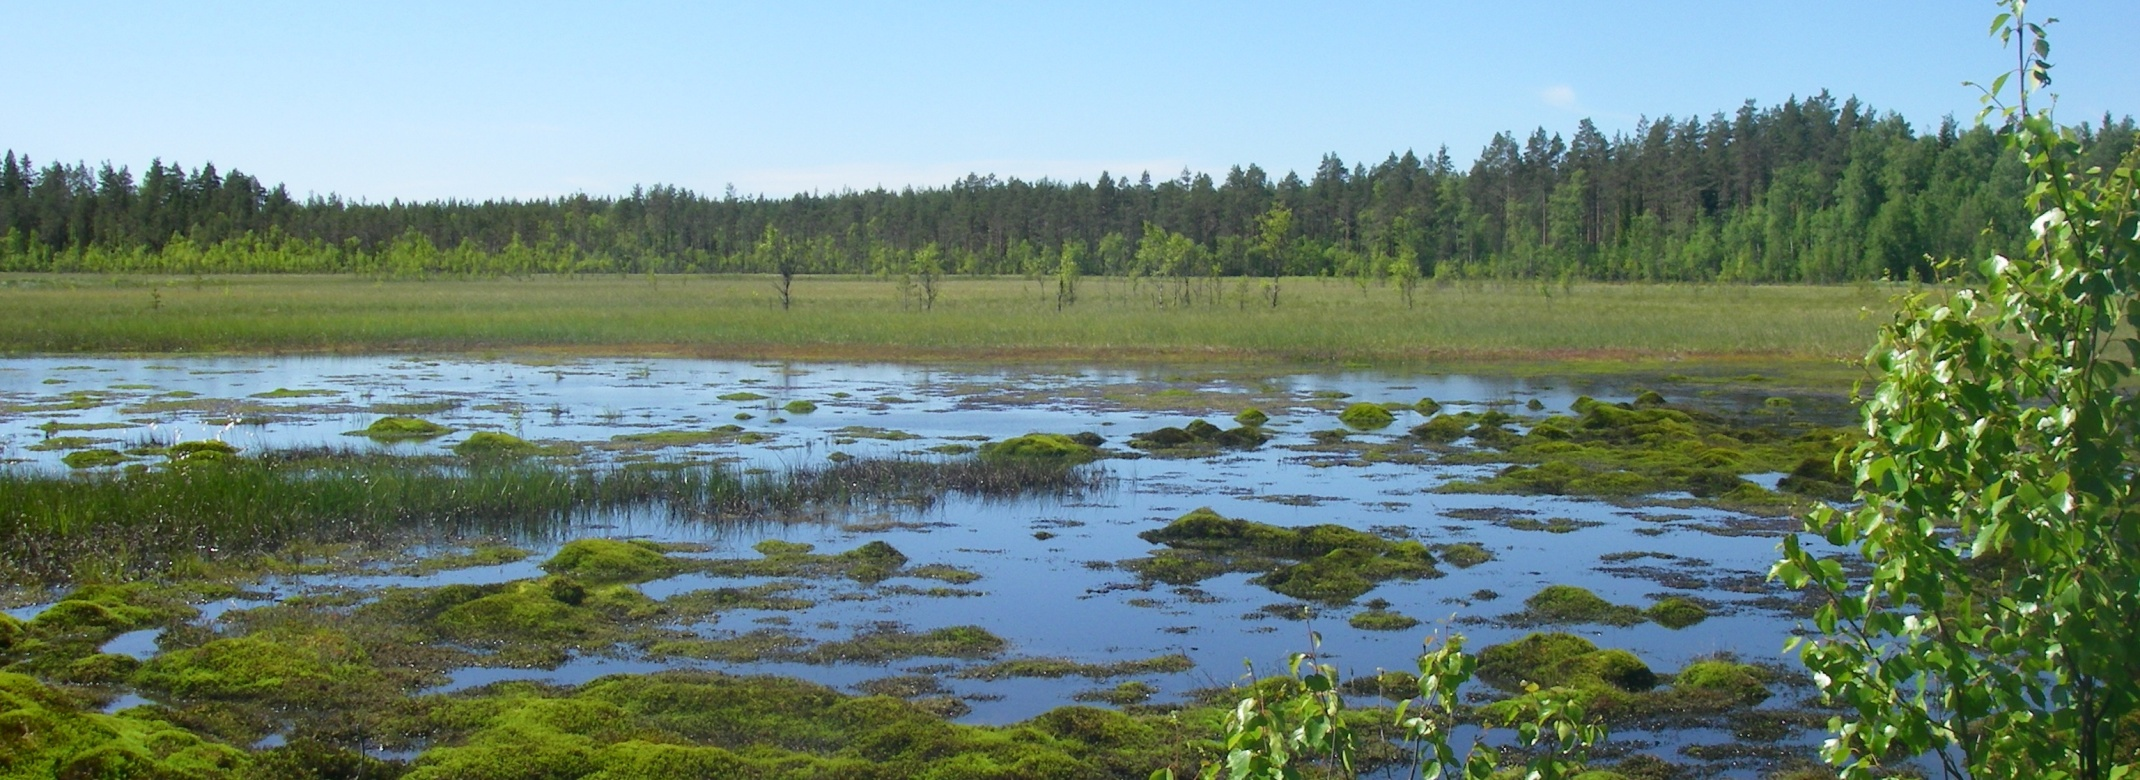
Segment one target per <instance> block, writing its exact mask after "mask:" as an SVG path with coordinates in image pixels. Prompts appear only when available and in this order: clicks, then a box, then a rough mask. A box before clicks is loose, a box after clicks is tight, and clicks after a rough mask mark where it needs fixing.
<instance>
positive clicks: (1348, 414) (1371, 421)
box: [1338, 403, 1397, 431]
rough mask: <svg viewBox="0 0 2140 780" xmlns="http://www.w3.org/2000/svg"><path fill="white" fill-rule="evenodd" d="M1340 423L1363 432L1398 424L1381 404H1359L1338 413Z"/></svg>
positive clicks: (1395, 418) (1394, 417)
mask: <svg viewBox="0 0 2140 780" xmlns="http://www.w3.org/2000/svg"><path fill="white" fill-rule="evenodd" d="M1338 422H1342V423H1344V424H1346V425H1347V426H1350V427H1352V428H1356V429H1358V430H1363V431H1373V430H1380V429H1383V428H1388V427H1390V424H1392V423H1395V422H1397V417H1396V416H1395V415H1392V414H1390V410H1388V409H1385V408H1383V407H1382V405H1381V404H1370V403H1357V404H1353V405H1351V406H1347V407H1345V411H1342V412H1338Z"/></svg>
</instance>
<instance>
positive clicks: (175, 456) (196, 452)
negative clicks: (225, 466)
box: [164, 439, 238, 461]
mask: <svg viewBox="0 0 2140 780" xmlns="http://www.w3.org/2000/svg"><path fill="white" fill-rule="evenodd" d="M164 454H165V455H166V456H169V457H170V458H171V459H172V460H182V461H203V460H218V459H222V458H234V457H237V456H238V448H237V447H235V446H232V445H231V444H230V443H229V442H226V441H222V440H219V439H201V440H199V441H182V442H179V443H177V444H173V445H171V446H170V447H168V448H166V449H165V450H164Z"/></svg>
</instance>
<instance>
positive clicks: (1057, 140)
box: [0, 0, 2140, 201]
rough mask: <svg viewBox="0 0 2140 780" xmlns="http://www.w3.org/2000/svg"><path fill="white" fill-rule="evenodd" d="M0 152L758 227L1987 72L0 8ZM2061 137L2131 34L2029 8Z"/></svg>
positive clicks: (1949, 5)
mask: <svg viewBox="0 0 2140 780" xmlns="http://www.w3.org/2000/svg"><path fill="white" fill-rule="evenodd" d="M0 10H4V11H5V18H7V19H9V20H10V24H9V28H10V30H11V34H10V35H9V36H8V43H7V44H6V45H5V46H0V69H4V72H6V73H8V74H11V78H9V79H8V81H9V88H8V89H7V90H5V92H4V94H5V95H6V96H7V97H6V104H7V105H6V107H5V108H0V147H7V148H12V149H14V150H16V151H17V152H18V153H27V154H30V155H31V156H33V157H34V158H35V159H36V160H37V161H38V162H39V163H44V162H49V161H51V160H54V159H58V160H62V161H67V162H73V161H77V160H81V161H87V162H89V163H90V164H92V165H95V164H96V163H98V162H101V161H105V160H109V161H111V162H113V163H115V164H125V165H129V166H131V167H133V168H134V169H135V170H136V171H137V172H138V171H139V170H140V169H142V168H145V167H147V164H148V161H149V159H150V158H152V157H162V158H163V159H165V160H166V161H178V162H181V163H184V164H186V165H187V166H189V167H190V166H195V165H199V164H200V163H202V162H205V161H213V162H215V163H216V164H217V165H218V166H221V167H223V168H225V169H228V168H230V167H232V166H235V167H238V168H241V169H243V170H245V171H247V172H250V173H253V174H254V175H257V176H260V177H262V178H263V179H266V180H268V181H271V182H276V181H280V182H286V183H288V184H289V186H290V187H291V189H292V190H293V191H294V192H296V193H299V194H304V193H320V194H325V193H328V192H337V193H341V194H343V195H345V196H352V197H357V198H364V199H369V200H374V201H382V200H386V199H390V198H396V197H398V198H402V199H416V200H428V199H434V198H462V199H476V200H480V199H486V198H498V197H512V198H527V197H545V196H554V195H562V194H569V193H572V192H587V193H590V194H620V193H623V192H625V191H628V190H629V189H630V187H631V186H632V185H633V184H635V183H657V182H659V183H671V184H676V185H679V186H684V187H689V188H692V189H696V190H699V191H701V192H707V193H713V194H718V193H720V192H721V191H722V190H723V188H724V187H726V186H727V185H731V184H732V185H734V186H735V187H736V188H737V190H738V191H739V192H741V193H743V194H746V195H748V194H753V193H766V194H770V195H774V196H782V195H787V194H790V193H794V192H798V191H811V190H817V191H835V190H839V189H842V188H856V189H865V188H870V187H875V186H879V185H882V186H886V187H891V188H898V187H902V186H907V185H913V186H940V185H942V184H945V183H947V182H949V181H951V180H952V179H954V178H958V177H960V176H963V175H964V174H966V173H968V172H981V173H991V172H992V173H995V174H998V175H1000V176H1006V177H1008V176H1018V177H1022V178H1027V179H1033V178H1041V177H1048V178H1055V179H1062V180H1076V179H1084V180H1090V179H1092V178H1093V177H1095V176H1096V175H1097V174H1098V173H1099V172H1100V171H1102V170H1109V171H1113V172H1114V173H1116V174H1124V173H1127V174H1129V175H1131V176H1135V175H1136V174H1137V173H1138V172H1140V171H1145V170H1149V171H1151V172H1152V174H1153V175H1154V176H1155V177H1170V176H1173V175H1175V174H1176V173H1179V172H1180V171H1181V170H1182V169H1183V168H1184V167H1186V168H1190V169H1193V170H1198V171H1208V172H1211V173H1213V174H1214V175H1219V174H1222V173H1223V172H1224V171H1225V170H1226V168H1227V167H1228V166H1231V165H1234V164H1246V163H1257V164H1260V165H1262V166H1264V167H1265V168H1266V169H1270V170H1271V171H1273V173H1274V174H1275V173H1282V172H1283V171H1286V170H1301V171H1303V172H1305V171H1307V170H1311V169H1312V168H1313V167H1314V166H1315V164H1316V162H1317V160H1319V159H1320V158H1321V157H1322V155H1323V154H1325V153H1330V152H1335V153H1337V154H1338V155H1340V156H1341V157H1343V158H1344V159H1345V160H1347V161H1348V162H1356V161H1367V162H1370V163H1371V162H1373V161H1376V160H1380V159H1382V158H1383V156H1384V155H1386V154H1388V153H1390V152H1392V151H1396V152H1402V151H1404V150H1405V149H1416V150H1419V151H1420V152H1422V153H1427V152H1431V151H1432V150H1433V149H1435V148H1437V147H1439V146H1441V145H1443V144H1447V145H1448V146H1449V148H1450V153H1451V154H1452V155H1453V156H1454V157H1456V158H1457V160H1458V161H1459V162H1460V164H1465V163H1468V162H1469V161H1470V160H1471V159H1472V158H1473V157H1475V156H1476V155H1477V153H1478V150H1479V148H1480V147H1482V146H1483V145H1484V144H1485V143H1486V141H1487V139H1488V138H1490V137H1491V136H1492V135H1493V133H1495V132H1497V131H1501V130H1514V131H1517V132H1519V134H1520V133H1527V132H1528V131H1529V130H1530V129H1531V128H1534V127H1538V126H1541V125H1542V126H1544V127H1546V128H1547V129H1548V130H1549V131H1554V132H1560V133H1563V134H1567V133H1570V132H1572V130H1573V129H1574V127H1575V124H1576V122H1577V120H1579V119H1581V118H1583V117H1590V118H1592V119H1593V120H1594V121H1595V122H1597V124H1598V125H1599V126H1600V127H1601V128H1603V129H1604V130H1605V131H1606V132H1607V133H1608V134H1611V133H1612V132H1615V131H1626V130H1631V129H1632V128H1633V127H1634V125H1635V123H1636V121H1637V119H1638V118H1639V117H1642V116H1649V117H1653V118H1654V117H1658V116H1663V115H1667V114H1669V115H1674V116H1678V117H1686V116H1689V115H1698V116H1705V117H1706V116H1707V115H1708V114H1709V113H1710V112H1713V111H1720V110H1721V111H1727V112H1728V111H1730V110H1732V109H1734V108H1736V107H1737V106H1738V105H1739V104H1740V103H1741V102H1742V101H1744V100H1746V99H1749V98H1751V99H1753V100H1755V101H1757V102H1758V103H1759V104H1761V105H1764V106H1765V105H1769V104H1772V103H1777V102H1781V101H1782V100H1783V99H1785V98H1786V97H1788V96H1791V95H1794V94H1796V95H1808V94H1812V93H1815V92H1818V91H1819V90H1821V89H1823V88H1826V89H1828V90H1831V91H1832V92H1834V93H1835V94H1837V95H1838V96H1844V95H1851V94H1855V95H1857V96H1859V97H1860V98H1861V99H1863V100H1864V101H1866V102H1867V103H1870V104H1872V105H1873V106H1875V107H1878V108H1880V109H1884V110H1893V111H1897V112H1899V113H1901V114H1902V115H1904V116H1905V117H1907V118H1909V119H1910V120H1911V121H1912V122H1913V123H1915V124H1916V125H1917V126H1919V127H1920V128H1928V127H1931V126H1934V125H1936V123H1937V122H1938V120H1939V118H1940V117H1941V116H1943V115H1946V114H1954V115H1956V116H1958V117H1960V118H1962V119H1964V120H1967V119H1970V118H1972V117H1973V116H1974V114H1975V111H1976V109H1977V107H1978V103H1977V99H1976V95H1977V93H1976V92H1975V91H1974V90H1973V89H1971V88H1968V87H1964V86H1962V85H1961V82H1962V81H1964V80H1970V79H1974V80H1979V81H1989V80H1990V78H1991V77H1992V76H1994V75H1996V73H1997V72H1998V71H1999V69H2000V68H2002V67H2006V66H2009V65H2010V63H2011V56H2012V55H2011V51H2008V50H2002V49H2000V48H1999V46H1998V44H1997V42H1996V41H1995V40H1993V39H1992V38H1990V37H1988V36H1987V35H1986V34H1985V32H1986V29H1987V27H1988V25H1989V22H1990V19H1991V16H1992V14H1993V13H1994V12H1995V10H1996V9H1995V7H1994V5H1993V4H1992V3H1990V2H1981V1H1979V0H1938V1H1936V2H1934V1H1929V0H1860V1H1859V2H1826V1H1817V0H1796V1H1793V2H1761V3H1755V2H1740V1H1739V0H1701V1H1699V2H1680V1H1678V0H1655V1H1653V2H1645V3H1604V2H1580V3H1579V2H1525V1H1523V0H1500V1H1498V2H1486V3H1462V4H1458V3H1440V2H1387V3H1253V2H1210V3H1162V2H1080V3H1044V2H1003V3H947V2H906V3H816V2H758V3H747V4H746V3H733V4H728V3H710V2H709V3H682V2H679V3H634V2H618V3H585V2H573V3H563V2H557V3H553V2H539V1H536V0H523V1H521V2H498V3H488V2H422V3H415V2H411V3H402V2H384V1H380V2H363V3H355V2H350V3H309V2H300V3H293V2H287V0H285V1H284V2H260V3H242V2H185V3H114V2H95V1H94V0H67V1H66V2H13V1H12V0H5V1H0ZM2031 13H2032V14H2038V15H2045V16H2056V17H2059V18H2060V19H2061V20H2062V21H2061V22H2060V23H2059V24H2057V25H2054V26H2053V27H2052V41H2053V44H2054V51H2053V61H2054V62H2055V63H2056V64H2057V67H2056V69H2055V71H2054V75H2055V77H2056V79H2057V81H2056V83H2055V84H2054V85H2053V90H2054V91H2055V92H2058V93H2059V94H2060V96H2061V102H2060V111H2059V113H2060V116H2061V118H2062V119H2064V120H2065V121H2069V122H2071V121H2080V120H2082V119H2086V118H2094V117H2099V116H2100V115H2101V114H2102V113H2103V112H2104V111H2106V110H2108V111H2112V112H2114V113H2116V114H2118V115H2120V116H2123V115H2125V114H2130V113H2140V78H2136V77H2135V74H2140V47H2136V46H2133V45H2131V43H2130V42H2131V40H2132V36H2133V34H2134V33H2135V32H2140V3H2135V2H2130V1H2129V0H2064V1H2053V0H2040V1H2039V2H2038V3H2036V4H2034V5H2033V6H2032V8H2031Z"/></svg>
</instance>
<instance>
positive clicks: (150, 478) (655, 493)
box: [0, 449, 1102, 583]
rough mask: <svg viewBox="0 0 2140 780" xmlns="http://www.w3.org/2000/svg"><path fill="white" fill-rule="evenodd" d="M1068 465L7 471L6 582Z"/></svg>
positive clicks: (782, 502)
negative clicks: (755, 470)
mask: <svg viewBox="0 0 2140 780" xmlns="http://www.w3.org/2000/svg"><path fill="white" fill-rule="evenodd" d="M1101 480H1102V476H1101V475H1099V474H1097V473H1095V472H1092V471H1090V470H1085V469H1078V468H1075V467H1073V466H1071V465H1068V464H1062V463H1051V462H1032V461H1027V460H1025V459H1006V460H974V459H963V460H951V461H937V460H927V461H925V460H903V459H902V460H869V459H857V460H852V461H848V462H844V463H837V464H827V465H823V466H815V467H798V468H795V469H792V470H789V471H787V472H784V473H774V474H766V475H759V476H746V475H742V474H739V473H736V472H735V471H733V470H731V469H729V468H727V467H725V466H719V465H711V464H640V465H636V466H629V467H579V466H570V465H563V464H556V463H549V462H544V461H540V460H526V459H509V458H474V459H470V458H456V457H450V456H421V455H393V454H383V453H364V452H356V451H351V450H338V449H321V450H304V451H285V452H275V453H268V454H266V455H263V456H261V457H237V456H225V457H219V458H214V459H194V458H188V459H185V460H179V461H172V462H171V463H170V465H169V466H166V467H162V468H148V469H135V470H132V471H110V470H95V471H88V472H85V473H78V474H74V475H65V474H48V473H42V472H37V471H34V470H26V469H10V470H0V546H4V547H5V548H6V549H8V550H9V551H10V553H9V555H8V556H6V557H5V559H4V560H0V582H13V583H35V582H58V581H65V580H69V579H75V578H77V577H78V576H82V575H90V574H96V575H110V576H120V577H124V576H132V575H138V574H142V573H150V572H158V571H167V570H170V569H172V568H173V567H177V566H180V565H182V564H185V563H187V562H193V561H202V560H237V559H243V558H247V557H255V556H262V555H271V554H275V553H277V552H278V551H281V550H283V549H285V548H286V547H291V546H293V545H296V544H297V543H347V542H357V543H393V542H397V541H413V540H416V539H421V538H435V537H439V536H455V537H461V536H466V535H469V534H486V535H504V536H515V535H522V536H527V535H537V534H539V533H541V532H542V531H545V530H547V529H552V528H555V527H558V526H559V525H562V524H564V523H566V522H569V521H571V520H573V519H575V518H578V517H582V516H585V515H586V514H588V513H593V512H602V511H615V510H621V509H631V508H641V507H661V508H666V509H667V510H669V511H672V512H675V513H677V514H679V515H681V516H686V517H692V518H698V519H702V520H706V521H715V522H718V521H723V520H733V519H745V518H750V517H762V516H771V515H778V514H782V513H788V512H795V511H799V510H802V509H806V508H808V507H810V506H813V505H833V504H844V503H851V502H863V501H896V502H902V503H907V504H924V505H925V504H928V503H931V502H933V501H935V500H936V499H938V498H940V497H941V496H943V495H944V494H946V493H961V494H967V495H975V496H982V497H997V498H1009V497H1016V496H1021V495H1031V494H1039V493H1049V492H1055V493H1064V492H1078V491H1084V490H1090V489H1092V488H1096V487H1098V486H1099V484H1100V481H1101Z"/></svg>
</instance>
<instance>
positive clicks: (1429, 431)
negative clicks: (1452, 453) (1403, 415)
mask: <svg viewBox="0 0 2140 780" xmlns="http://www.w3.org/2000/svg"><path fill="white" fill-rule="evenodd" d="M1471 425H1472V422H1471V418H1470V417H1469V416H1467V415H1452V414H1443V415H1436V416H1434V417H1432V418H1430V419H1428V420H1427V421H1426V422H1423V423H1420V424H1418V425H1414V426H1412V430H1411V435H1412V438H1415V439H1418V440H1420V441H1424V442H1429V443H1433V444H1447V443H1449V442H1452V441H1456V440H1457V439H1461V438H1464V437H1465V436H1468V435H1470V431H1471Z"/></svg>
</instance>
